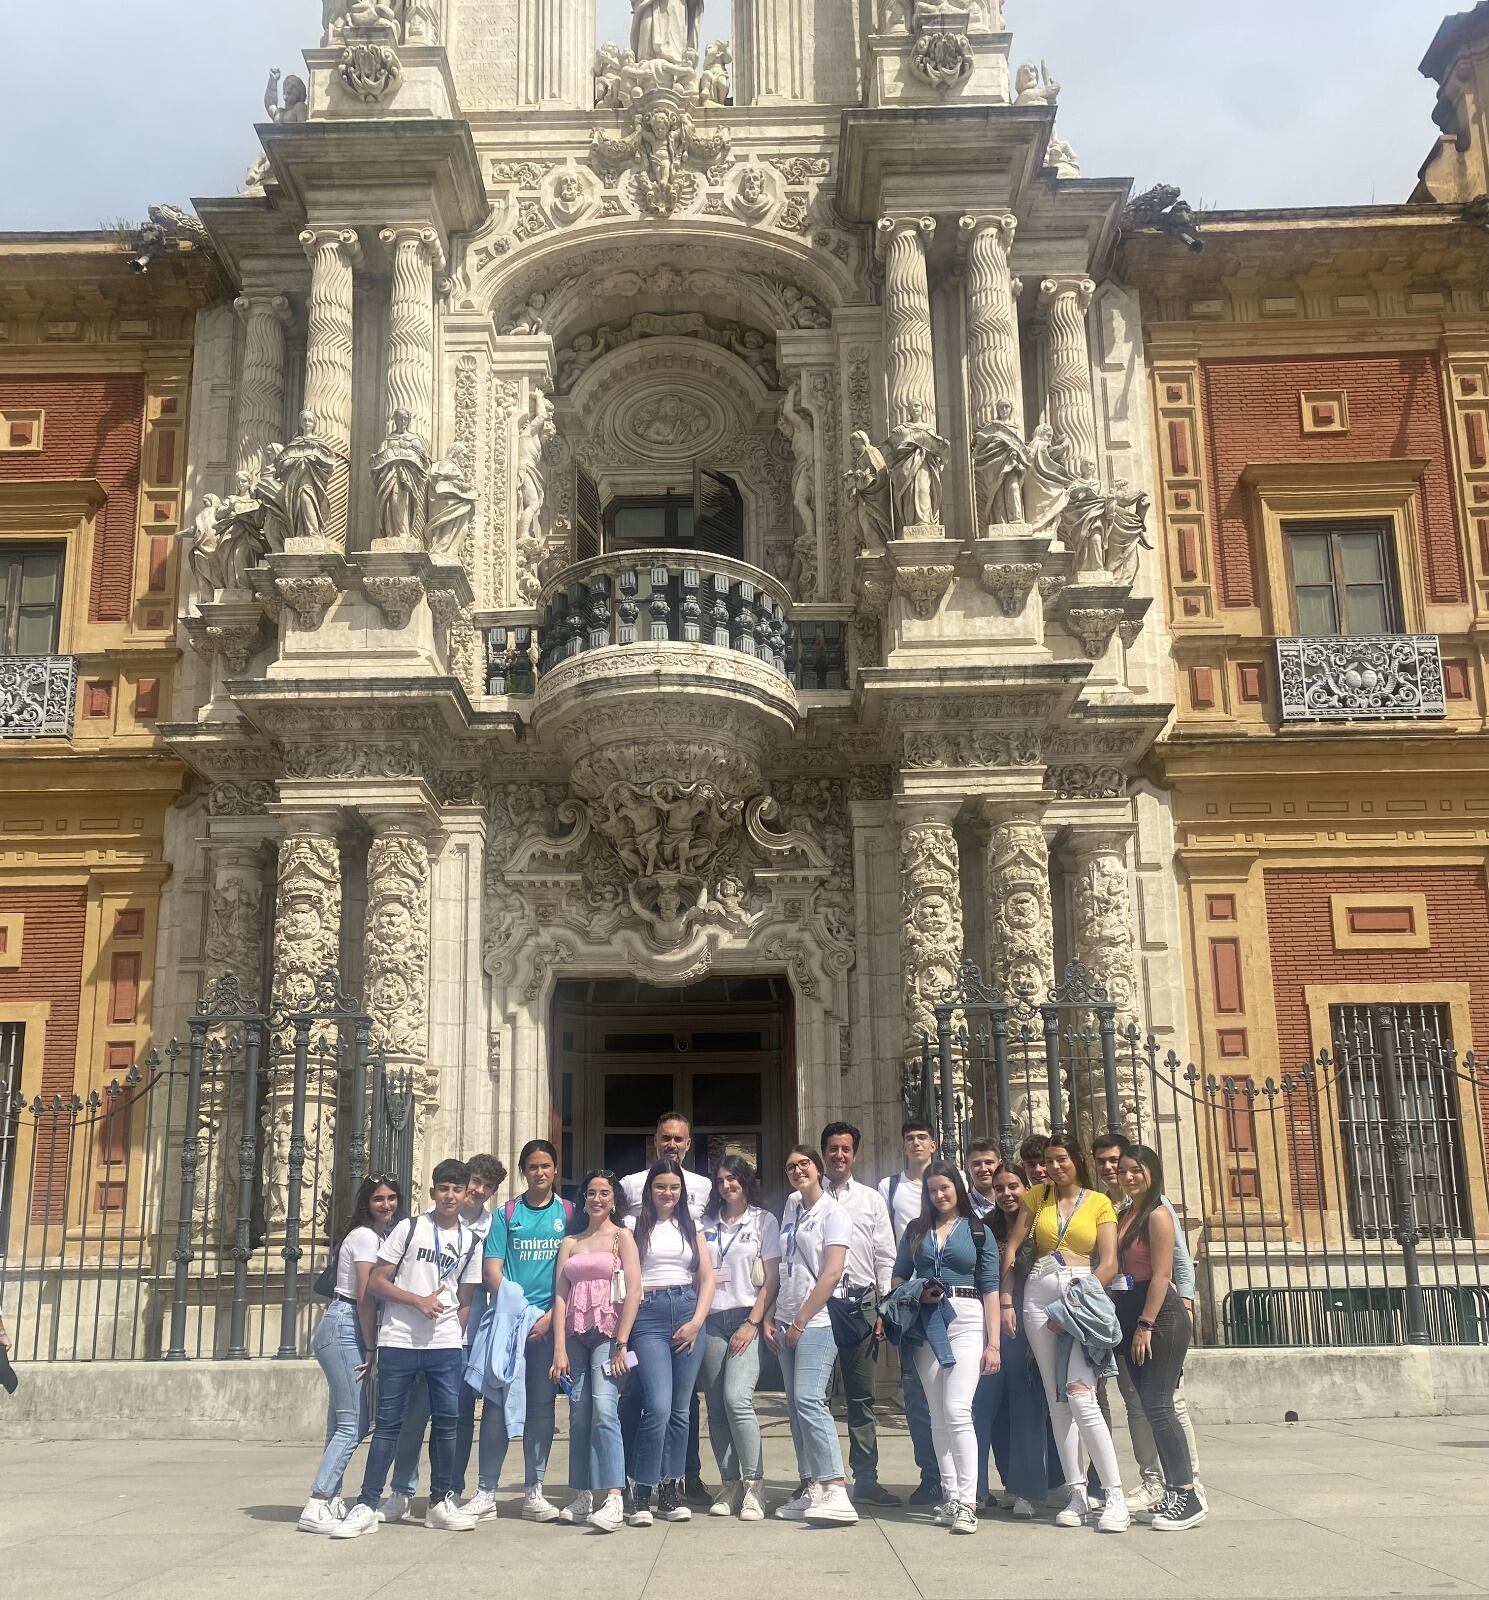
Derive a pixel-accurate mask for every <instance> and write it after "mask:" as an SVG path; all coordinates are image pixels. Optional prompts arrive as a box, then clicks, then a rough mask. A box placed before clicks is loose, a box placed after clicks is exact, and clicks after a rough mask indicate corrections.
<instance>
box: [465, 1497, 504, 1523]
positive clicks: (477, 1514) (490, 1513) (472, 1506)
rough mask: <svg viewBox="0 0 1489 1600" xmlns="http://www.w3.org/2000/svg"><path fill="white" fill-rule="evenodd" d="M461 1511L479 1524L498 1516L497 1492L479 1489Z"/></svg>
mask: <svg viewBox="0 0 1489 1600" xmlns="http://www.w3.org/2000/svg"><path fill="white" fill-rule="evenodd" d="M460 1509H461V1510H462V1511H463V1512H464V1513H465V1514H466V1516H468V1517H474V1518H475V1519H476V1521H477V1522H484V1521H485V1520H486V1519H487V1517H494V1516H495V1515H496V1490H495V1489H477V1490H476V1492H475V1493H474V1494H473V1495H472V1496H471V1497H470V1499H469V1500H467V1501H466V1502H465V1504H464V1505H463V1506H461V1508H460Z"/></svg>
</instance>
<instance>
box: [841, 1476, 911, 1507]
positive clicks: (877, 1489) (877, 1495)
mask: <svg viewBox="0 0 1489 1600" xmlns="http://www.w3.org/2000/svg"><path fill="white" fill-rule="evenodd" d="M853 1499H854V1501H855V1502H856V1503H857V1504H859V1505H865V1506H897V1505H899V1503H900V1497H899V1496H898V1495H897V1494H896V1493H895V1492H894V1490H893V1489H886V1488H885V1487H884V1485H883V1484H882V1483H880V1482H879V1480H878V1479H877V1478H860V1479H859V1480H858V1482H857V1483H855V1484H854V1485H853Z"/></svg>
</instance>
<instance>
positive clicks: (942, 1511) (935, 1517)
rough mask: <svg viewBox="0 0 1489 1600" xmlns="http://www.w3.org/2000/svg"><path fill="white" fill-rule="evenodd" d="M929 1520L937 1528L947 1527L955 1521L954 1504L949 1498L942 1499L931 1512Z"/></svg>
mask: <svg viewBox="0 0 1489 1600" xmlns="http://www.w3.org/2000/svg"><path fill="white" fill-rule="evenodd" d="M931 1521H932V1522H934V1523H935V1524H936V1526H937V1527H938V1528H949V1527H950V1526H951V1525H952V1523H953V1522H955V1521H956V1506H955V1504H954V1503H953V1502H952V1501H950V1500H943V1501H941V1503H940V1504H939V1505H937V1506H936V1508H935V1509H934V1510H933V1511H932V1512H931Z"/></svg>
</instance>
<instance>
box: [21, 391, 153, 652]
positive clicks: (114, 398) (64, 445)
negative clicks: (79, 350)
mask: <svg viewBox="0 0 1489 1600" xmlns="http://www.w3.org/2000/svg"><path fill="white" fill-rule="evenodd" d="M7 406H15V407H18V408H25V409H35V408H36V407H38V406H39V407H40V408H41V409H42V410H44V411H45V412H46V423H45V428H44V431H43V434H42V448H41V451H40V452H39V453H38V454H36V455H30V454H24V453H18V454H9V453H7V454H4V455H0V485H3V484H4V483H5V481H6V480H7V479H16V478H96V479H97V480H98V481H99V483H101V484H102V485H103V489H104V493H105V494H106V495H107V496H108V498H107V500H106V501H105V502H104V507H103V510H102V511H101V512H100V513H99V522H98V537H97V540H96V542H95V545H94V550H93V571H92V573H91V575H90V578H89V585H88V617H89V620H90V621H93V622H122V621H124V620H125V619H126V618H127V617H128V615H129V602H130V592H131V589H132V588H133V583H134V541H135V531H136V527H137V525H138V522H139V488H140V439H141V436H142V433H143V430H144V409H145V382H144V379H143V378H142V377H140V376H139V374H137V373H125V374H115V375H108V376H105V375H99V376H96V377H95V376H86V375H78V374H62V375H58V374H52V375H47V374H36V375H34V376H28V375H18V376H12V377H3V378H0V410H3V409H5V408H6V407H7Z"/></svg>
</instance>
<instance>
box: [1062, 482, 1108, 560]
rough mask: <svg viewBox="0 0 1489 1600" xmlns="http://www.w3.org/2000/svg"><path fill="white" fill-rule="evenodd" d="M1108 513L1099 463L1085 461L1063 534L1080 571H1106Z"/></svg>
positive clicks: (1073, 490)
mask: <svg viewBox="0 0 1489 1600" xmlns="http://www.w3.org/2000/svg"><path fill="white" fill-rule="evenodd" d="M1106 513H1107V497H1106V492H1105V490H1104V489H1103V488H1102V486H1101V478H1100V477H1099V475H1098V474H1097V471H1096V463H1095V462H1094V461H1091V460H1089V459H1086V460H1082V461H1081V462H1080V464H1079V466H1078V467H1077V468H1076V473H1075V481H1074V482H1073V483H1072V484H1071V486H1070V498H1069V500H1068V501H1067V502H1066V505H1065V515H1064V516H1063V517H1062V518H1061V519H1060V537H1061V539H1062V540H1063V541H1064V544H1065V548H1066V549H1067V550H1069V551H1070V553H1071V557H1072V560H1071V566H1072V567H1073V568H1074V570H1075V571H1076V572H1077V573H1081V572H1101V571H1102V570H1103V565H1102V564H1103V560H1104V558H1105V554H1106Z"/></svg>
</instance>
